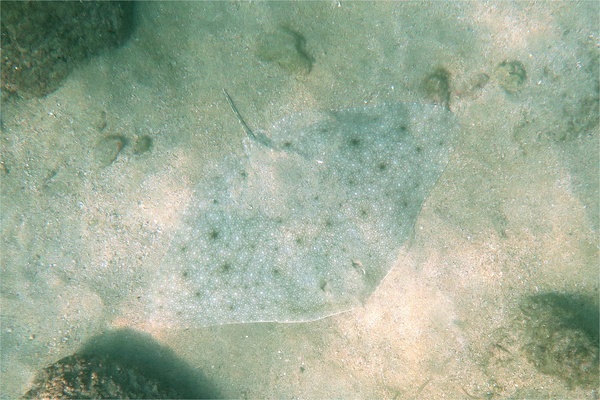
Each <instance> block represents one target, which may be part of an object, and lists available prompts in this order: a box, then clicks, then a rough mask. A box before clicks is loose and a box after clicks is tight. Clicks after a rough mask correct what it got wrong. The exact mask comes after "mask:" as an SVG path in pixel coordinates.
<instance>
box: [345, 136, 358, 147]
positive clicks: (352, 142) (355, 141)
mask: <svg viewBox="0 0 600 400" xmlns="http://www.w3.org/2000/svg"><path fill="white" fill-rule="evenodd" d="M348 143H349V144H350V146H352V147H358V146H360V144H361V142H360V139H359V138H355V137H354V138H352V139H350V141H349V142H348Z"/></svg>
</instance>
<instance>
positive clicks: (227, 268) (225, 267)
mask: <svg viewBox="0 0 600 400" xmlns="http://www.w3.org/2000/svg"><path fill="white" fill-rule="evenodd" d="M231 268H232V267H231V264H230V263H227V262H226V263H223V264H221V266H220V267H219V270H220V271H221V272H223V273H226V272H229V271H231Z"/></svg>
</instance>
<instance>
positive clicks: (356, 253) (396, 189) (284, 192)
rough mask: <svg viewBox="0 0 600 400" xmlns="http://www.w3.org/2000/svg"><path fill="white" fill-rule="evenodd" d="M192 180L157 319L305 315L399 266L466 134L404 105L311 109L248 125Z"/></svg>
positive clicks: (156, 280)
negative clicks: (239, 143) (237, 146)
mask: <svg viewBox="0 0 600 400" xmlns="http://www.w3.org/2000/svg"><path fill="white" fill-rule="evenodd" d="M223 93H224V94H225V97H226V99H227V102H228V103H229V106H230V107H231V109H232V111H233V113H234V114H235V116H236V117H237V118H238V120H239V122H240V124H241V125H242V127H243V128H244V131H245V132H246V135H247V137H246V138H244V139H243V148H244V151H245V156H240V155H230V156H227V157H224V158H223V159H222V160H220V161H219V162H217V163H215V164H214V165H212V166H209V167H206V174H205V175H204V177H203V178H202V179H200V181H199V182H197V185H196V186H195V190H194V193H193V195H192V199H191V200H190V202H189V204H188V206H187V208H186V210H185V212H184V214H183V217H182V219H181V222H180V227H179V228H178V230H177V232H176V234H175V235H174V237H173V239H172V241H171V243H170V246H169V249H168V251H167V253H166V254H165V256H164V258H163V260H162V262H161V263H160V265H159V267H158V270H157V271H156V274H155V276H154V277H153V279H152V281H151V284H150V287H149V293H148V294H149V296H148V302H147V304H146V307H147V308H146V310H145V311H146V312H145V315H146V316H147V317H148V318H149V319H150V320H151V322H152V323H153V324H157V325H168V326H178V327H199V326H209V325H221V324H230V323H251V322H267V321H269V322H304V321H309V320H315V319H319V318H323V317H326V316H330V315H333V314H338V313H340V312H344V311H348V310H350V309H352V308H354V307H356V306H358V305H361V304H364V302H365V300H366V299H367V298H368V297H369V296H370V295H371V294H372V293H373V292H374V291H375V289H376V288H377V286H378V285H379V283H380V282H381V280H382V279H383V278H384V277H385V276H386V275H387V273H388V272H389V271H390V270H391V268H392V267H393V266H394V264H395V261H396V258H397V256H398V253H399V250H400V248H401V247H402V246H403V245H404V243H405V242H406V241H407V240H408V239H409V237H410V236H411V234H412V232H413V228H414V223H415V221H416V219H417V216H418V214H419V212H420V209H421V206H422V204H423V202H424V201H425V199H426V198H427V196H428V194H429V191H430V190H431V188H432V187H433V186H434V185H435V183H436V182H437V180H438V178H439V176H440V174H441V172H442V170H443V168H444V167H445V165H446V164H447V162H448V159H449V154H450V148H451V145H450V143H451V141H452V139H453V138H454V137H455V136H456V133H457V132H458V125H457V123H456V120H455V118H454V116H453V114H452V113H450V112H449V111H447V110H445V109H443V108H441V107H438V106H433V105H423V104H413V103H394V104H384V105H378V106H369V107H364V108H353V109H338V110H330V111H308V112H303V113H298V114H292V115H290V116H288V117H285V118H283V119H281V120H280V121H278V122H276V123H275V124H274V125H273V126H272V127H271V128H270V129H269V130H268V131H267V132H262V131H252V130H251V129H250V127H249V126H248V125H247V124H246V122H245V121H244V119H243V118H242V116H241V114H240V113H239V111H238V110H237V108H236V106H235V104H234V103H233V100H232V99H231V97H230V96H229V94H228V93H227V92H226V91H225V89H223Z"/></svg>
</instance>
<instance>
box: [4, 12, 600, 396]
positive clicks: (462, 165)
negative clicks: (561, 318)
mask: <svg viewBox="0 0 600 400" xmlns="http://www.w3.org/2000/svg"><path fill="white" fill-rule="evenodd" d="M136 12H137V16H138V20H137V26H136V31H135V32H134V33H133V36H132V37H131V39H130V40H129V41H128V43H127V44H126V45H125V46H124V47H122V48H120V49H118V50H115V51H111V52H107V53H104V54H103V55H101V56H98V57H95V58H93V59H91V60H90V61H88V62H87V63H86V64H85V65H83V66H81V67H80V68H79V69H77V70H76V71H74V72H73V73H72V74H71V76H70V77H69V79H67V81H66V82H65V83H64V85H63V87H62V88H60V89H59V90H58V91H56V92H54V93H51V94H50V95H48V96H47V97H45V98H43V99H34V100H28V101H14V100H11V101H9V102H6V103H5V104H4V105H3V109H2V138H1V140H2V143H1V145H2V154H1V157H2V159H1V161H2V162H3V163H4V165H5V166H6V170H7V171H8V173H7V172H6V171H4V172H0V174H2V175H1V179H2V197H1V200H2V204H1V212H0V223H1V228H2V245H1V247H2V320H1V324H2V325H1V328H2V331H1V333H2V342H1V345H2V349H1V350H2V351H1V360H0V361H1V371H2V378H1V379H0V393H1V396H2V398H14V397H17V396H18V395H19V394H22V393H24V392H25V390H26V388H27V386H28V385H29V382H30V381H31V379H32V378H33V376H34V374H35V372H36V371H37V370H38V369H40V368H42V367H43V366H46V365H48V364H51V363H53V362H55V361H56V360H58V359H60V358H62V357H64V356H67V355H70V354H72V353H73V352H75V351H77V349H78V348H79V347H80V346H81V345H82V344H83V343H85V341H86V340H88V339H89V338H91V337H92V336H94V335H97V334H101V333H102V332H105V331H107V330H112V329H117V328H133V329H137V330H140V331H143V332H146V333H149V334H150V335H152V337H153V338H155V339H156V340H158V341H159V342H160V343H161V344H163V345H165V346H168V347H170V348H172V349H173V350H174V351H175V352H176V354H177V355H178V356H179V357H181V358H182V359H183V360H185V361H186V362H187V363H189V364H190V365H191V366H193V367H194V368H197V369H198V370H199V371H201V372H202V374H203V375H204V376H205V377H206V378H207V379H208V380H209V381H210V382H211V383H212V385H214V387H215V388H216V390H217V391H218V393H219V394H220V395H221V396H222V397H228V398H239V397H246V398H263V397H278V398H288V397H305V398H332V397H335V398H465V397H474V398H486V396H488V397H489V396H491V395H492V394H493V397H494V398H508V397H512V398H532V397H544V398H548V397H555V398H590V399H591V398H597V396H598V389H597V388H589V387H587V388H583V387H577V386H575V387H570V386H569V385H568V384H567V383H565V381H564V380H562V379H560V378H557V377H555V376H553V375H546V374H542V373H540V372H539V371H538V370H537V369H536V368H535V367H534V366H533V365H532V364H531V363H530V362H528V361H527V360H526V359H524V358H523V357H522V356H521V355H520V354H519V353H516V352H515V351H514V350H513V348H512V347H510V346H511V343H508V342H507V339H506V337H507V334H506V332H505V331H506V330H507V329H508V330H510V328H511V327H512V326H513V323H514V319H515V315H518V304H519V302H520V301H521V299H522V298H523V297H524V296H529V295H534V294H537V293H543V292H560V293H563V292H568V293H575V294H580V295H588V296H592V297H594V298H597V297H598V227H599V222H598V135H599V133H598V125H597V113H596V114H595V116H594V109H596V111H597V101H598V46H599V36H598V25H599V23H598V12H599V9H598V5H597V4H596V3H595V2H573V3H561V2H552V3H528V2H516V3H513V2H510V3H509V2H495V3H494V2H492V3H479V2H473V3H470V2H456V3H450V2H446V3H441V2H435V3H398V2H377V3H362V2H361V3H353V2H344V1H341V2H333V1H331V2H329V1H328V2H319V3H313V2H298V3H289V4H288V3H285V4H284V3H243V2H241V3H238V2H217V3H204V2H194V3H185V2H168V3H167V2H164V3H163V2H152V3H139V4H138V7H137V9H136ZM290 31H293V32H297V33H299V34H301V36H302V37H303V38H304V39H305V42H304V44H303V47H302V49H303V50H301V51H300V50H298V49H297V48H295V47H294V46H292V51H291V52H290V51H289V48H288V49H287V50H285V49H284V51H283V55H281V54H277V52H275V51H273V52H269V48H279V47H283V48H285V46H286V45H288V46H289V40H290V38H294V37H295V36H294V35H293V34H291V36H290V33H289V32H290ZM278 46H279V47H278ZM294 49H295V50H294ZM294 51H295V52H294ZM274 53H275V54H274ZM506 61H508V62H512V61H518V62H519V63H520V65H522V66H523V68H524V69H525V73H526V74H525V75H522V74H521V75H520V74H519V73H517V74H516V76H515V74H513V75H510V74H507V72H506V67H507V66H511V65H512V66H514V65H518V64H506V63H505V64H504V66H503V67H501V64H502V63H503V62H506ZM440 68H442V69H443V70H445V71H448V72H449V73H450V77H451V85H450V93H449V102H447V99H446V98H445V96H444V95H443V90H442V91H441V92H442V94H441V95H440V92H436V90H435V88H436V86H435V82H434V83H433V84H427V82H428V79H429V81H431V76H432V74H435V73H436V71H439V70H440ZM436 76H437V75H436ZM428 77H429V78H428ZM432 86H433V89H432ZM442 86H443V85H442ZM224 87H225V88H227V90H228V91H229V93H230V94H231V95H232V97H234V99H235V101H236V105H237V107H238V108H239V109H240V112H242V114H243V115H244V117H245V119H246V120H247V122H248V123H249V124H251V125H252V126H253V127H267V126H270V125H271V124H272V123H274V122H275V121H277V120H279V119H281V118H282V117H285V116H287V115H291V114H294V113H298V112H302V111H306V110H321V109H337V108H349V107H364V106H367V105H378V104H386V103H393V102H416V103H442V105H447V106H448V107H449V108H450V110H451V111H452V112H453V113H454V114H455V116H456V118H457V119H458V121H459V123H460V125H461V127H462V132H461V135H460V137H459V138H458V140H457V144H456V145H455V148H454V151H453V153H452V156H451V160H450V162H449V163H448V165H447V166H446V168H445V170H444V172H443V174H442V176H441V178H440V179H439V181H438V182H437V184H436V186H435V187H434V188H433V190H432V191H431V193H430V195H429V197H428V198H427V199H426V200H425V203H424V205H423V207H422V210H421V213H420V215H419V217H418V219H417V222H416V224H415V228H414V235H413V237H412V238H411V239H410V241H409V243H407V245H406V246H404V248H403V249H402V250H401V251H400V253H399V254H398V259H397V262H396V265H395V267H394V268H393V269H392V270H391V272H390V273H389V274H388V275H387V276H386V277H385V279H384V280H383V281H382V283H381V285H380V286H379V287H378V288H377V289H376V291H375V293H374V294H373V295H372V296H371V297H370V298H369V299H368V300H367V301H366V303H365V304H364V305H363V306H362V307H358V308H356V309H354V310H352V311H349V312H346V313H343V314H339V315H336V316H332V317H329V318H325V319H322V320H318V321H313V322H306V323H293V324H278V323H255V324H238V325H223V326H212V327H198V328H186V329H180V328H179V329H178V327H177V326H171V327H165V326H163V325H160V324H152V323H150V322H149V321H148V320H147V319H145V318H144V313H143V311H144V308H143V306H141V305H140V304H139V302H137V299H138V296H144V295H146V294H147V293H146V292H145V289H146V288H147V287H148V280H149V279H150V276H149V275H150V273H151V271H153V268H155V267H156V266H157V265H159V263H160V262H161V260H162V258H163V256H164V255H165V254H166V252H167V248H168V246H169V243H170V241H171V239H172V238H173V237H174V235H175V234H176V232H177V228H178V227H179V225H178V222H179V221H180V220H181V218H182V215H183V213H184V211H185V208H186V206H187V204H188V203H189V201H190V200H191V198H192V195H193V189H194V187H195V183H196V182H198V181H199V179H201V177H202V176H203V171H204V170H205V169H207V168H208V166H210V165H214V164H215V163H217V162H218V160H220V159H222V158H223V157H224V156H229V155H231V154H235V153H236V152H240V150H239V148H238V146H237V144H238V143H240V142H241V140H242V139H243V137H244V135H245V133H244V131H243V130H242V129H241V127H240V125H239V123H238V121H237V120H236V119H235V116H233V115H232V113H231V110H230V109H229V108H228V105H227V103H226V101H225V99H224V97H223V94H222V88H224ZM438 88H439V85H438ZM446 103H447V104H446ZM590 104H592V106H591V107H590V106H589V105H590ZM594 104H596V107H594V106H593V105H594ZM595 118H596V119H595ZM107 135H122V136H124V137H126V138H128V140H129V141H131V142H132V143H133V142H135V140H136V139H137V138H139V137H142V136H150V137H151V138H152V141H153V146H152V149H151V150H150V151H148V152H144V153H143V154H136V152H135V151H134V147H133V146H126V147H125V148H123V150H122V151H121V152H120V153H119V154H118V156H117V158H116V159H115V160H114V161H113V162H110V163H107V162H106V155H105V154H104V153H103V151H102V149H101V148H100V149H99V148H98V146H99V145H98V142H99V140H101V138H102V137H105V136H107ZM106 164H108V165H106ZM498 346H500V347H498ZM517 347H518V346H517ZM499 348H503V349H506V350H508V352H509V354H510V357H507V356H504V355H503V354H501V353H504V351H503V350H500V351H499V350H498V349H499Z"/></svg>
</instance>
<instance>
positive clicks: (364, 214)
mask: <svg viewBox="0 0 600 400" xmlns="http://www.w3.org/2000/svg"><path fill="white" fill-rule="evenodd" d="M368 215H369V213H367V210H365V209H364V208H361V209H360V216H361V217H363V218H364V217H366V216H368Z"/></svg>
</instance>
